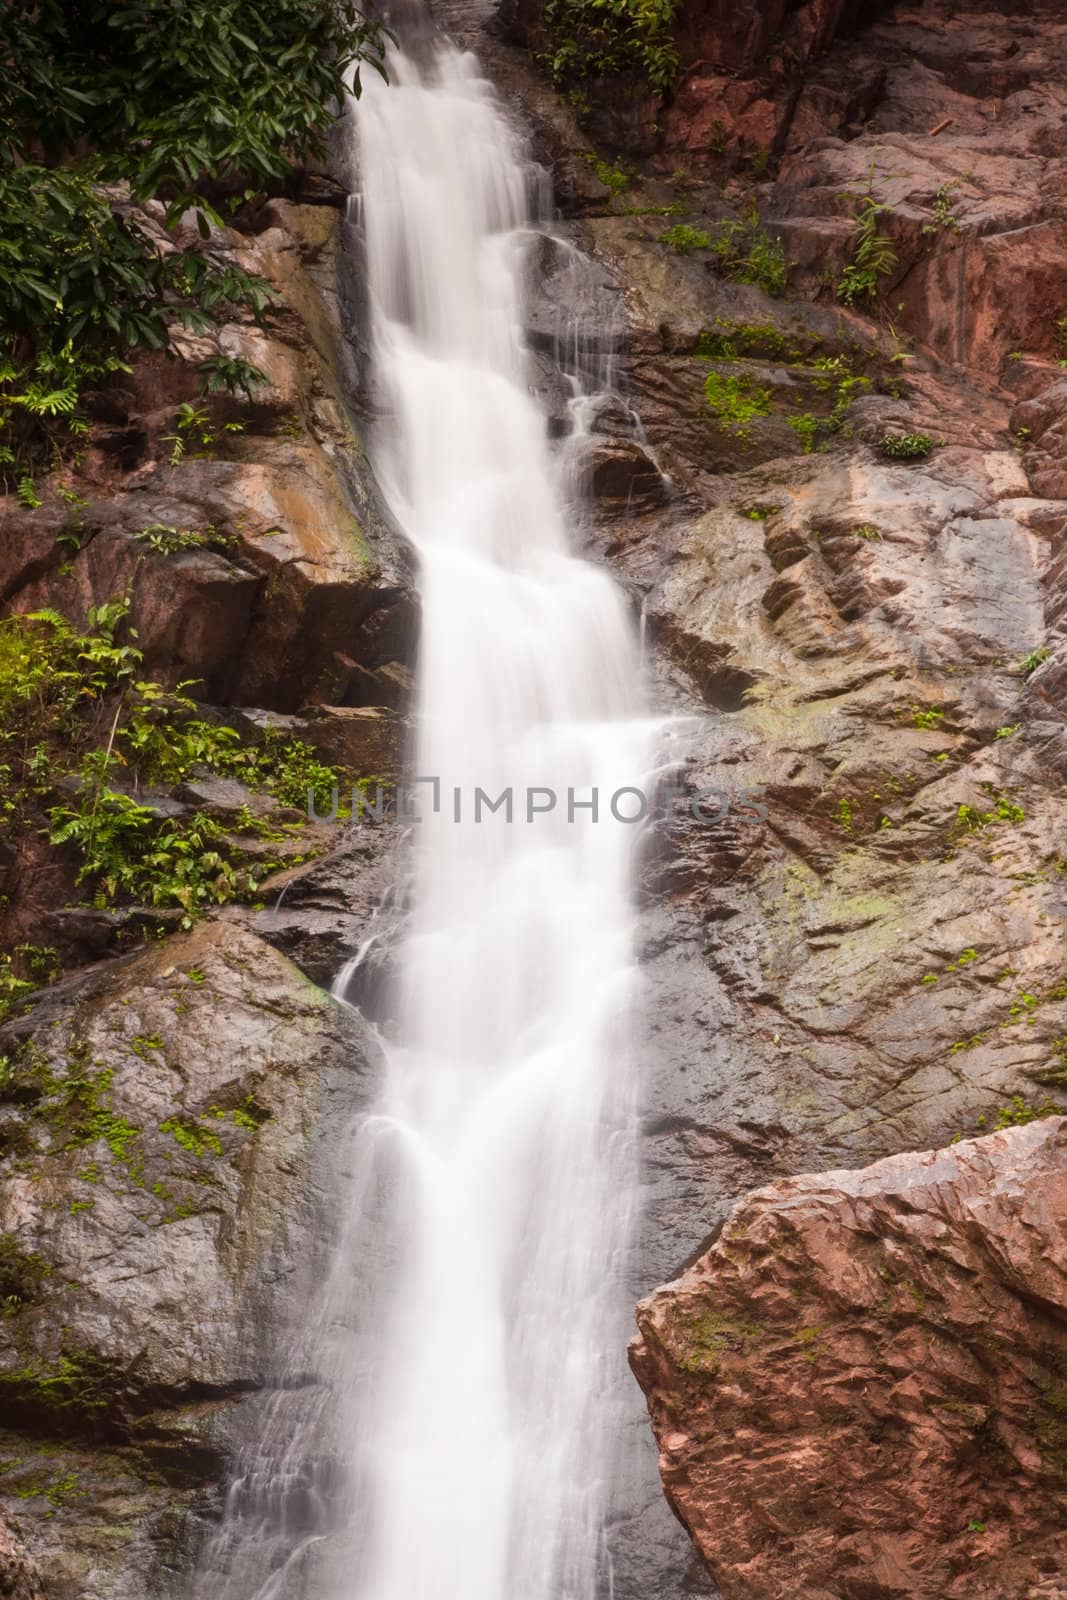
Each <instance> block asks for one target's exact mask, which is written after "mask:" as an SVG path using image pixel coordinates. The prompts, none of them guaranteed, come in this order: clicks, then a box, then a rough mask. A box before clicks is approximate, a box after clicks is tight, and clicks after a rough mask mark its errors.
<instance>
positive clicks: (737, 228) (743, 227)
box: [711, 201, 789, 296]
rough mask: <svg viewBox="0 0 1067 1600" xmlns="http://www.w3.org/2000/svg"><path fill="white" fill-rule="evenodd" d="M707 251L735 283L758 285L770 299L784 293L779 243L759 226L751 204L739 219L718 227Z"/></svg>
mask: <svg viewBox="0 0 1067 1600" xmlns="http://www.w3.org/2000/svg"><path fill="white" fill-rule="evenodd" d="M711 248H712V250H713V252H714V254H715V256H716V258H717V259H718V262H719V265H720V266H721V268H722V270H723V272H724V273H725V274H726V276H727V277H728V278H732V279H733V280H734V281H735V282H736V283H758V284H759V286H760V288H761V289H763V290H764V291H765V293H767V294H770V295H775V296H780V295H783V294H784V293H785V291H786V287H787V285H788V282H789V262H788V261H787V260H786V254H785V250H784V248H783V246H782V241H781V239H777V238H774V237H772V235H771V234H769V233H767V232H766V231H765V230H764V228H763V226H762V224H761V223H760V217H759V211H758V210H757V208H756V203H755V201H753V203H752V205H751V206H750V208H749V209H748V211H746V212H745V214H744V215H743V216H742V217H739V218H737V219H736V220H735V221H733V222H723V223H720V224H719V228H718V232H717V233H716V235H715V237H714V238H713V239H712V241H711Z"/></svg>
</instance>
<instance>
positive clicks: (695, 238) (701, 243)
mask: <svg viewBox="0 0 1067 1600" xmlns="http://www.w3.org/2000/svg"><path fill="white" fill-rule="evenodd" d="M657 242H658V243H659V244H665V245H666V246H667V248H668V249H669V250H673V251H674V253H675V255H677V256H684V255H688V254H689V251H690V250H707V249H708V248H709V247H710V245H711V236H710V234H707V233H705V231H704V229H703V228H691V227H690V226H689V224H688V223H687V222H679V223H676V224H675V226H674V227H673V228H668V229H667V231H666V233H661V234H660V236H659V239H658V241H657Z"/></svg>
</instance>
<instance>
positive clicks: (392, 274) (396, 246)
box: [204, 32, 649, 1600]
mask: <svg viewBox="0 0 1067 1600" xmlns="http://www.w3.org/2000/svg"><path fill="white" fill-rule="evenodd" d="M355 120H356V124H357V129H358V151H359V169H360V174H361V185H362V197H363V201H362V208H361V217H362V223H363V227H364V229H365V236H366V256H367V278H368V288H369V300H370V315H371V333H372V349H373V355H374V362H375V371H376V378H377V383H378V386H379V389H380V392H381V399H382V413H383V421H382V424H381V426H380V428H379V433H380V441H379V445H378V448H377V452H376V466H377V471H378V474H379V478H380V481H381V483H382V485H383V488H384V491H385V494H386V496H387V498H388V500H389V502H390V505H391V507H392V510H393V512H394V513H395V515H396V517H397V519H398V521H399V522H400V524H401V525H402V527H403V528H404V529H405V531H406V532H407V534H408V535H409V537H410V539H411V541H412V543H413V545H414V546H415V548H416V550H417V553H418V558H419V563H420V568H421V590H422V600H423V627H422V640H421V654H420V663H419V691H418V705H417V730H418V732H417V752H416V764H415V770H416V773H417V774H418V775H419V776H420V777H422V778H424V779H433V780H435V782H434V783H433V784H431V783H423V784H422V785H420V790H421V793H422V795H423V800H422V802H421V804H420V806H419V814H420V817H421V820H420V822H419V823H418V825H417V826H416V827H415V828H414V830H413V832H414V838H415V843H414V867H413V877H412V897H411V900H412V905H411V913H410V919H409V922H408V924H407V927H406V929H405V932H404V937H403V943H402V945H401V947H400V948H399V950H398V951H397V955H396V967H397V973H398V977H397V992H396V994H395V997H394V1001H393V1005H392V1010H391V1016H392V1019H393V1020H392V1022H391V1023H390V1025H389V1026H388V1028H387V1029H386V1030H385V1032H386V1035H387V1036H386V1037H385V1039H384V1041H383V1042H384V1050H385V1056H386V1070H385V1073H384V1081H383V1087H382V1090H381V1094H380V1098H379V1103H378V1105H377V1106H376V1108H375V1110H374V1113H373V1114H372V1115H370V1116H368V1117H366V1118H364V1119H362V1120H361V1122H360V1123H359V1125H358V1128H357V1131H356V1133H355V1135H354V1142H353V1147H352V1151H351V1165H352V1169H353V1174H354V1176H353V1190H352V1195H351V1197H350V1203H349V1215H348V1219H347V1223H346V1226H345V1230H344V1234H343V1238H342V1240H341V1242H340V1245H339V1247H338V1250H337V1253H336V1258H335V1263H334V1271H333V1274H332V1278H331V1284H330V1287H329V1290H328V1292H327V1294H326V1306H325V1310H324V1311H323V1314H322V1317H321V1319H320V1320H319V1321H318V1322H317V1323H316V1324H315V1327H314V1330H313V1331H312V1332H310V1333H309V1334H308V1337H307V1341H306V1345H307V1347H306V1349H305V1350H304V1351H303V1352H302V1353H301V1356H300V1358H299V1360H298V1361H297V1362H295V1364H294V1365H295V1369H297V1370H299V1369H301V1368H303V1370H307V1368H308V1367H312V1368H313V1369H314V1370H315V1371H316V1373H317V1374H318V1375H319V1377H320V1379H321V1384H320V1387H319V1389H318V1390H317V1391H316V1392H317V1394H318V1396H319V1398H318V1400H317V1401H315V1402H313V1403H308V1402H306V1401H305V1402H302V1410H301V1411H300V1419H299V1423H298V1424H294V1422H293V1416H294V1415H295V1412H294V1413H292V1414H290V1412H288V1411H286V1409H285V1406H286V1405H288V1404H290V1403H291V1399H292V1397H291V1396H290V1399H289V1400H288V1401H287V1400H286V1399H285V1396H284V1395H283V1396H282V1397H281V1398H280V1399H279V1401H278V1405H279V1406H281V1407H282V1409H281V1411H278V1410H277V1409H276V1410H275V1413H274V1419H273V1422H272V1424H271V1428H270V1429H268V1430H267V1433H266V1434H265V1435H264V1437H263V1438H262V1439H261V1440H260V1442H259V1445H258V1446H257V1453H255V1454H254V1459H252V1458H250V1459H249V1460H246V1461H245V1463H244V1465H243V1469H242V1476H241V1477H239V1479H238V1483H237V1485H236V1488H235V1491H234V1492H233V1494H232V1495H231V1502H232V1504H231V1532H230V1534H226V1533H225V1530H224V1534H223V1536H222V1537H221V1540H217V1541H216V1545H215V1550H214V1555H213V1558H212V1562H211V1563H210V1564H211V1565H212V1566H213V1569H214V1576H213V1578H212V1581H211V1583H210V1584H206V1585H205V1587H204V1592H205V1594H206V1593H207V1592H208V1591H209V1590H210V1592H211V1594H212V1596H213V1597H215V1596H219V1595H225V1596H227V1597H233V1600H254V1597H258V1600H272V1597H274V1596H278V1597H281V1596H285V1597H286V1600H289V1597H291V1596H293V1595H295V1594H300V1595H307V1596H309V1597H311V1600H594V1597H596V1596H599V1595H606V1594H608V1593H610V1591H611V1576H610V1565H611V1562H610V1550H609V1549H608V1548H607V1544H608V1541H607V1540H606V1535H605V1529H606V1527H607V1524H608V1521H609V1518H610V1515H611V1510H612V1485H613V1481H617V1477H618V1471H619V1457H620V1455H621V1454H623V1453H624V1450H623V1445H622V1443H621V1441H622V1440H623V1439H624V1438H625V1436H626V1424H625V1421H624V1420H623V1419H622V1416H621V1413H622V1411H624V1410H625V1409H626V1408H625V1402H624V1400H623V1399H622V1391H623V1389H624V1385H623V1379H622V1366H623V1363H622V1356H621V1352H622V1350H623V1348H624V1344H625V1337H626V1333H625V1330H626V1322H627V1316H628V1297H627V1295H626V1294H625V1291H624V1287H623V1284H622V1275H623V1273H622V1266H621V1263H622V1260H623V1257H624V1255H625V1252H626V1249H627V1244H628V1231H629V1222H630V1215H629V1214H630V1211H631V1209H632V1206H633V1201H634V1195H635V1192H636V1176H635V1173H634V1172H633V1170H632V1160H633V1138H632V1132H633V1121H634V1114H635V1086H634V1076H633V1068H632V1063H631V1061H630V1058H629V1053H628V1038H629V1034H630V1032H631V1027H632V1004H633V991H634V987H635V974H634V960H633V952H632V948H631V940H632V928H633V920H634V913H633V909H632V904H631V888H630V880H631V867H632V858H633V853H634V844H635V835H636V834H637V833H638V831H639V830H638V828H637V827H635V826H634V824H633V823H632V822H630V821H620V820H619V816H632V815H633V814H634V813H635V812H636V811H637V810H638V809H639V796H638V795H637V794H635V793H633V792H631V793H629V794H626V795H619V793H618V792H619V791H620V790H623V789H624V788H626V787H627V786H638V785H640V782H641V779H642V775H643V773H644V771H645V769H646V767H647V742H648V731H649V730H648V724H647V722H645V721H644V719H643V718H642V715H641V705H640V691H639V683H638V678H639V667H638V658H637V649H636V643H635V639H634V636H633V630H632V628H631V624H630V621H629V619H628V617H627V614H626V610H625V607H624V604H623V601H622V599H621V597H620V595H619V594H618V593H617V592H616V590H615V588H614V587H613V585H612V584H611V582H610V580H609V579H608V578H607V577H606V576H605V575H604V574H602V573H601V572H600V571H598V570H596V569H594V568H592V567H590V566H588V565H586V564H584V563H582V562H580V561H578V560H576V559H575V558H574V557H573V556H572V555H571V554H570V553H569V551H568V547H567V530H566V525H565V517H564V513H563V508H562V496H561V494H560V490H559V485H558V482H557V466H556V464H555V463H554V462H553V459H552V457H551V455H550V453H549V449H548V445H547V428H546V421H545V417H544V415H543V413H542V411H541V410H540V408H539V406H538V405H537V403H536V401H535V400H534V398H533V397H532V395H531V393H530V388H529V380H528V373H527V365H526V356H525V352H524V349H523V344H522V333H521V328H522V314H523V307H522V289H523V284H524V281H525V276H526V262H527V258H528V255H529V251H530V246H531V243H532V242H533V241H534V238H535V236H534V234H533V232H532V229H533V226H534V220H535V219H531V217H530V215H529V208H528V191H530V190H531V189H532V188H533V187H534V185H533V183H532V182H531V178H532V172H533V169H532V168H531V167H530V165H529V163H528V161H527V159H526V157H525V153H524V150H523V148H522V145H521V141H520V140H519V138H518V136H517V135H516V133H515V132H514V131H513V130H512V128H511V127H510V125H509V124H508V122H507V121H506V119H505V117H504V116H503V114H502V112H501V110H500V109H499V107H498V105H497V103H496V101H495V99H494V96H493V94H492V92H491V90H490V88H489V86H488V85H487V84H486V83H485V82H484V81H483V80H482V79H481V77H480V76H479V74H478V72H477V69H476V66H475V63H474V62H473V60H472V59H471V58H470V57H469V56H467V55H465V54H463V53H461V52H460V51H458V50H457V49H455V48H454V47H452V46H451V45H450V44H448V43H447V42H444V41H441V40H435V39H432V38H427V37H426V36H425V32H422V34H421V37H420V38H419V39H418V40H417V43H416V47H415V48H414V49H413V50H412V51H411V53H404V52H402V51H396V52H394V53H393V54H392V56H391V58H390V61H389V83H388V85H386V84H383V83H379V82H367V83H365V87H364V93H363V96H362V99H361V100H360V101H359V103H358V107H357V110H356V118H355ZM477 790H481V791H482V795H481V798H479V796H478V795H477V794H476V791H477ZM509 792H510V795H511V809H510V815H508V809H509V808H508V803H507V799H506V798H505V799H504V801H503V802H502V803H500V797H501V796H502V795H504V796H505V797H506V795H507V794H508V793H509ZM435 793H436V794H437V796H438V800H439V805H438V808H437V809H435V808H434V805H433V797H434V794H435ZM594 795H595V796H596V801H595V803H596V805H597V807H598V809H597V812H596V813H595V814H594V811H593V810H592V809H591V808H592V806H593V805H594ZM615 796H617V799H616V804H615V810H614V812H613V810H612V798H613V797H615ZM487 797H488V801H492V802H494V803H497V805H498V808H497V809H496V810H494V811H491V810H490V809H489V805H488V803H487ZM312 1436H317V1437H314V1438H313V1437H312ZM272 1439H273V1443H272V1442H271V1441H272ZM327 1457H328V1461H326V1464H325V1465H324V1464H323V1463H324V1460H326V1458H327ZM314 1459H317V1461H318V1465H317V1466H311V1467H309V1465H308V1463H309V1461H312V1460H314ZM234 1504H237V1506H238V1510H237V1511H236V1512H235V1511H234V1510H233V1505H234ZM249 1505H253V1515H252V1516H251V1524H250V1525H251V1526H253V1529H254V1530H258V1531H254V1532H253V1533H252V1534H249V1533H248V1532H247V1529H246V1533H245V1536H244V1541H243V1542H244V1547H245V1548H244V1553H243V1554H242V1553H241V1544H242V1540H241V1538H240V1537H239V1536H237V1535H236V1534H234V1533H233V1531H232V1518H233V1516H239V1514H243V1515H244V1517H245V1521H246V1523H249V1520H250V1519H249ZM294 1505H298V1508H299V1515H297V1514H296V1513H295V1512H294V1509H293V1508H294ZM242 1506H243V1512H242V1511H241V1507H242ZM257 1518H258V1521H257V1520H256V1519H257ZM272 1523H273V1529H272V1527H271V1524H272ZM283 1524H284V1525H285V1526H284V1527H282V1525H283ZM280 1527H281V1528H282V1531H281V1532H279V1528H280ZM227 1539H228V1540H229V1546H228V1547H227ZM301 1540H303V1542H301ZM249 1546H254V1550H253V1551H252V1553H249V1548H248V1547H249ZM311 1547H314V1552H313V1558H312V1559H311V1560H310V1561H309V1559H308V1557H307V1552H308V1550H309V1549H310V1548H311ZM298 1558H299V1559H298ZM223 1572H225V1574H226V1575H225V1576H223V1575H222V1574H223Z"/></svg>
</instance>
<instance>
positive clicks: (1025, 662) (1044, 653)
mask: <svg viewBox="0 0 1067 1600" xmlns="http://www.w3.org/2000/svg"><path fill="white" fill-rule="evenodd" d="M1051 654H1052V652H1051V650H1049V648H1048V646H1047V645H1039V647H1038V648H1037V649H1036V650H1031V651H1030V654H1029V655H1028V656H1024V657H1023V659H1022V660H1021V661H1020V662H1019V665H1018V666H1017V667H1016V669H1015V670H1016V672H1017V673H1018V675H1019V677H1020V678H1029V677H1030V675H1031V674H1032V673H1034V672H1036V671H1037V669H1038V667H1040V666H1043V665H1044V664H1045V662H1046V661H1047V660H1048V658H1049V656H1050V655H1051Z"/></svg>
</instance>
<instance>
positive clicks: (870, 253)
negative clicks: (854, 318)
mask: <svg viewBox="0 0 1067 1600" xmlns="http://www.w3.org/2000/svg"><path fill="white" fill-rule="evenodd" d="M874 178H875V172H874V162H873V160H872V162H871V172H870V178H869V180H868V184H867V188H866V189H865V190H863V192H862V193H860V194H850V195H849V196H847V198H849V199H852V200H856V201H858V202H859V209H858V210H857V212H856V214H855V216H854V218H853V226H854V229H855V239H854V242H853V246H852V257H851V260H850V261H849V263H848V265H847V266H846V267H845V270H844V271H843V272H842V274H841V277H840V279H839V280H838V283H837V298H838V299H839V300H840V301H842V302H843V303H844V304H845V305H846V306H851V307H854V306H856V305H857V304H858V303H861V302H862V303H866V304H870V303H871V302H873V300H874V299H875V297H876V295H877V293H878V286H879V283H880V281H881V279H883V278H888V277H890V276H891V275H892V274H893V272H894V271H895V270H896V266H897V252H896V249H895V247H894V245H893V241H892V239H890V237H889V236H888V234H885V233H883V232H882V231H881V219H882V217H883V216H886V215H887V214H888V213H889V212H890V211H891V209H892V208H891V207H890V206H887V205H883V204H882V202H881V201H879V200H877V199H876V198H875V193H874Z"/></svg>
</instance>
